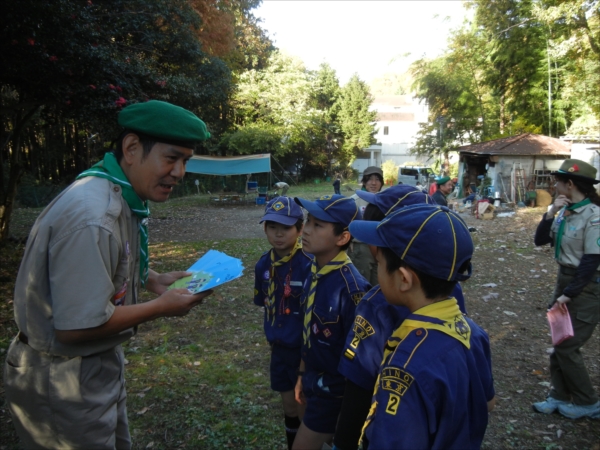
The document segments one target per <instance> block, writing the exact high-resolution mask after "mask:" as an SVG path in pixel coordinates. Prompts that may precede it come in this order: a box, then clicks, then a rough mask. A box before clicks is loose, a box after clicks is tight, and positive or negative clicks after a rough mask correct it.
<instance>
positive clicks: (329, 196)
mask: <svg viewBox="0 0 600 450" xmlns="http://www.w3.org/2000/svg"><path fill="white" fill-rule="evenodd" d="M319 200H331V195H324V196H322V197H321V198H320V199H319Z"/></svg>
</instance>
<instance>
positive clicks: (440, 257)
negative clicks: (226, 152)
mask: <svg viewBox="0 0 600 450" xmlns="http://www.w3.org/2000/svg"><path fill="white" fill-rule="evenodd" d="M350 231H351V232H352V233H353V234H356V235H357V236H358V237H359V238H360V239H361V240H362V241H364V242H367V243H368V244H370V245H375V246H377V247H378V249H377V263H378V265H379V282H380V287H381V290H382V292H383V295H384V296H385V299H386V300H387V301H388V302H389V303H390V304H393V305H400V306H405V307H406V308H408V310H409V311H410V312H411V314H410V315H409V316H408V317H407V318H406V319H405V320H404V321H403V322H402V324H401V325H400V326H399V327H398V328H397V329H396V330H395V331H394V333H393V334H392V336H391V337H390V339H388V342H387V344H386V348H385V351H384V356H383V361H382V364H381V367H380V370H379V378H378V380H377V383H376V387H375V393H374V395H373V403H372V405H371V411H370V413H369V417H367V421H366V422H365V425H364V428H363V435H362V438H361V441H362V448H363V449H365V450H367V449H388V448H398V449H403V448H407V449H408V448H410V449H429V448H440V449H441V448H461V449H478V448H480V446H481V443H482V441H483V436H484V434H485V429H486V427H487V421H488V409H490V410H491V408H493V404H494V386H493V378H492V370H491V357H490V346H489V338H488V336H487V334H486V333H485V332H484V331H483V330H482V329H481V328H480V327H479V326H477V325H476V324H475V323H474V322H473V321H471V320H470V319H469V318H466V317H465V316H463V314H462V313H461V311H460V309H459V307H458V304H457V302H456V299H454V298H453V297H451V292H452V289H453V288H454V286H455V284H456V282H457V281H459V280H466V279H468V278H469V277H470V275H471V257H472V254H473V242H472V240H471V236H470V235H469V230H468V228H467V226H466V224H465V223H464V222H463V221H462V220H461V219H460V217H459V216H458V215H456V214H454V213H453V212H451V211H450V210H449V209H448V208H447V207H444V206H432V205H413V206H407V207H405V208H401V209H399V210H398V211H396V212H394V213H392V214H390V215H388V216H387V217H386V218H385V219H384V220H382V221H381V222H367V221H357V222H354V223H353V224H351V225H350ZM432 254H435V255H436V258H431V256H430V255H432Z"/></svg>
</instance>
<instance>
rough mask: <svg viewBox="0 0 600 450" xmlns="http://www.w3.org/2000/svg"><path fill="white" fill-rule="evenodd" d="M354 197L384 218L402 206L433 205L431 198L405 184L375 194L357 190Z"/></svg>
mask: <svg viewBox="0 0 600 450" xmlns="http://www.w3.org/2000/svg"><path fill="white" fill-rule="evenodd" d="M356 195H358V196H359V197H360V198H362V199H363V200H364V201H366V202H369V203H371V204H372V205H375V206H377V207H378V208H379V210H380V211H381V212H382V213H383V214H385V215H386V216H387V215H388V214H390V213H391V212H392V211H394V210H396V209H397V208H401V207H404V206H409V205H421V204H423V203H429V204H433V203H434V201H433V200H432V199H431V197H430V196H429V195H427V194H426V193H425V192H423V191H422V190H420V189H417V188H416V187H414V186H409V185H407V184H397V185H395V186H391V187H389V188H387V189H386V190H384V191H381V192H377V193H376V194H375V193H373V192H367V191H361V190H357V191H356Z"/></svg>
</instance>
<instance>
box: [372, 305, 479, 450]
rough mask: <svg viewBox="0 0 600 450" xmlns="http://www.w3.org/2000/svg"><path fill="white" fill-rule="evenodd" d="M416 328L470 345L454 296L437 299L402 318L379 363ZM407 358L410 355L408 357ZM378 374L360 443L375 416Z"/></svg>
mask: <svg viewBox="0 0 600 450" xmlns="http://www.w3.org/2000/svg"><path fill="white" fill-rule="evenodd" d="M418 328H425V330H426V333H427V330H437V331H441V332H442V333H445V334H447V335H448V336H450V337H453V338H454V339H456V340H457V341H458V342H460V343H461V344H463V345H464V346H465V347H467V348H468V349H470V348H471V327H470V326H469V324H468V323H467V321H466V320H465V318H464V317H463V313H462V312H461V310H460V308H459V307H458V303H457V301H456V299H455V298H454V297H452V298H449V299H447V300H443V301H441V302H436V303H432V304H431V305H427V306H424V307H423V308H419V309H418V310H417V311H416V312H414V313H412V314H411V315H410V316H408V317H407V318H406V319H404V322H402V324H401V325H400V326H399V327H398V328H397V329H396V330H395V331H394V333H393V334H392V336H391V337H390V338H389V339H388V341H387V343H386V345H385V349H384V351H383V360H382V362H381V365H382V366H383V365H385V364H386V362H388V358H389V357H390V355H391V354H392V353H393V352H395V351H396V348H397V347H398V345H399V344H400V343H401V342H402V340H403V339H404V338H405V337H406V336H408V334H409V333H410V332H411V331H413V330H416V329H418ZM409 361H410V359H409ZM409 361H407V363H406V364H405V365H404V368H406V366H407V365H408V362H409ZM380 377H381V371H380V372H379V375H378V376H377V382H376V383H375V392H374V393H373V403H371V410H370V411H369V415H368V416H367V419H366V421H365V424H364V426H363V429H362V435H361V437H360V444H362V441H363V438H364V436H365V432H366V430H367V427H368V426H369V424H370V423H371V421H372V420H373V417H375V411H376V410H377V402H376V401H375V398H377V391H378V390H379V379H380Z"/></svg>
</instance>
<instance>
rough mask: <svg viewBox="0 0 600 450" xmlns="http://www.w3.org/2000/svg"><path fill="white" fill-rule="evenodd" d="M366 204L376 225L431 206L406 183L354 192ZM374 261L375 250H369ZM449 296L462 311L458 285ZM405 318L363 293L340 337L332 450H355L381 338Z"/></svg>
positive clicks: (402, 310)
mask: <svg viewBox="0 0 600 450" xmlns="http://www.w3.org/2000/svg"><path fill="white" fill-rule="evenodd" d="M356 194H357V195H358V196H359V197H360V198H362V199H363V200H365V201H366V202H368V203H369V204H368V205H367V207H366V208H365V212H364V214H363V220H369V221H377V222H379V221H381V220H383V219H384V218H385V217H386V216H387V215H388V214H391V213H393V212H394V211H396V210H398V209H399V208H402V207H405V206H409V205H419V204H434V203H433V200H432V199H431V197H429V195H427V194H425V193H424V192H423V191H421V190H420V189H418V188H416V187H413V186H409V185H396V186H391V187H389V188H388V189H385V190H383V191H381V192H378V193H372V192H366V191H356ZM369 247H370V250H371V251H372V253H373V257H375V255H376V252H377V247H373V246H369ZM452 296H453V297H454V298H456V300H457V302H458V306H459V308H460V310H461V311H462V312H463V313H466V309H465V300H464V297H463V293H462V289H461V287H460V284H458V283H457V284H456V286H455V288H454V290H453V292H452ZM409 314H410V311H409V310H408V309H407V308H406V307H405V306H395V305H390V304H389V303H388V302H387V301H386V300H385V297H384V296H383V292H382V291H381V288H380V287H379V285H376V286H373V288H372V289H371V290H370V291H369V292H367V293H366V294H365V296H364V297H363V299H362V300H361V301H360V303H359V304H358V306H357V307H356V317H355V320H354V325H353V327H352V330H351V331H350V332H349V333H348V336H347V337H346V344H345V346H344V353H343V356H342V358H341V360H340V365H339V367H338V370H339V372H340V373H341V374H342V375H344V376H345V377H346V389H345V392H344V401H343V403H342V410H341V412H340V419H339V421H338V424H337V427H336V432H335V437H334V439H333V442H334V444H335V448H337V449H340V450H346V449H356V448H357V447H358V440H359V438H360V431H361V428H362V425H363V424H364V422H365V419H366V417H367V415H368V413H369V408H370V406H371V398H372V396H373V388H374V387H375V382H376V381H377V374H378V371H379V366H380V365H381V360H382V358H383V348H384V346H385V343H386V341H387V339H388V338H389V337H390V336H391V335H392V333H393V332H394V330H395V329H396V328H398V327H399V326H400V324H401V323H402V321H403V320H404V319H405V318H406V317H407V316H408V315H409Z"/></svg>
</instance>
